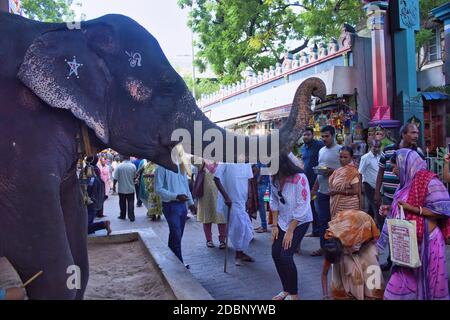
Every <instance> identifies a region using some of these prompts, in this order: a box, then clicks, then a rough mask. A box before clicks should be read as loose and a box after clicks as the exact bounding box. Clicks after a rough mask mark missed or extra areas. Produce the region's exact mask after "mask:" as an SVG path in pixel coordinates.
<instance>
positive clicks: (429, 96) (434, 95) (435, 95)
mask: <svg viewBox="0 0 450 320" xmlns="http://www.w3.org/2000/svg"><path fill="white" fill-rule="evenodd" d="M422 97H423V98H424V99H425V100H448V95H447V94H445V93H442V92H439V91H436V92H422Z"/></svg>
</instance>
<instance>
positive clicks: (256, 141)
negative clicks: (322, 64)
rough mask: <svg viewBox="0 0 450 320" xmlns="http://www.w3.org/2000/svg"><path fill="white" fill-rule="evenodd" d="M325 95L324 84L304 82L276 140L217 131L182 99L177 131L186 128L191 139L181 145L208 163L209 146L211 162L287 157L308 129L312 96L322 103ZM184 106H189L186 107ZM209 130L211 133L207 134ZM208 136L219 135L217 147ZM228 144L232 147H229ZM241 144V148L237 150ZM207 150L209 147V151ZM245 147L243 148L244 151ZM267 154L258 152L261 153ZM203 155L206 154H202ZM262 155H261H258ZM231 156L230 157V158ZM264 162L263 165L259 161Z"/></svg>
mask: <svg viewBox="0 0 450 320" xmlns="http://www.w3.org/2000/svg"><path fill="white" fill-rule="evenodd" d="M325 95H326V87H325V84H324V83H323V81H322V80H321V79H319V78H310V79H307V80H305V81H304V82H303V83H302V84H301V85H300V87H299V88H298V89H297V92H296V94H295V96H294V100H293V103H292V109H291V113H290V115H289V118H288V120H287V122H286V124H285V125H284V126H283V127H282V128H281V129H280V131H279V137H278V136H276V135H268V136H241V135H237V134H234V133H232V132H230V131H227V130H224V129H223V128H220V127H219V126H217V125H216V124H214V123H213V122H211V121H210V120H209V119H208V118H207V117H206V116H205V115H204V114H203V112H202V111H201V110H200V109H199V108H198V107H197V105H196V103H195V100H194V98H193V97H192V96H190V95H189V96H190V98H187V97H185V98H184V99H183V100H184V103H185V105H184V106H185V108H186V109H185V112H184V117H182V118H179V124H180V126H179V127H182V128H185V129H187V130H188V131H189V133H190V135H191V140H190V141H184V142H183V146H184V148H185V150H189V151H190V153H192V154H194V155H196V156H199V157H204V158H207V159H211V152H209V151H210V150H211V149H212V148H211V146H212V144H214V143H215V145H214V146H215V147H216V149H215V151H216V152H215V154H214V153H212V155H213V156H214V157H213V159H214V160H217V161H222V162H251V163H255V162H257V161H261V162H263V163H264V162H266V163H267V158H266V159H261V156H263V157H264V156H270V157H271V158H273V157H277V156H279V154H280V153H288V151H289V150H290V148H291V147H292V146H293V145H294V144H295V143H296V142H297V141H298V139H299V138H300V137H301V135H302V133H303V130H304V129H305V128H306V127H307V125H308V123H309V119H310V117H311V114H312V111H311V108H310V100H311V96H316V97H319V98H320V99H322V100H323V99H324V98H325ZM186 102H188V104H187V105H186ZM210 129H212V130H210ZM211 133H215V134H212V135H213V136H216V137H217V135H219V136H220V137H221V138H220V137H219V140H220V139H222V140H223V143H219V142H217V141H215V140H214V138H213V139H212V140H213V142H211V139H209V136H210V134H211ZM263 139H266V142H267V143H266V144H265V146H267V147H265V146H264V148H262V146H263V145H264V144H261V142H262V140H263ZM231 141H233V142H234V143H233V144H232V143H231ZM238 141H240V143H241V145H240V146H239V143H237V142H238ZM208 146H209V147H208ZM243 147H244V148H243ZM261 148H262V149H265V148H267V149H266V150H260V149H261ZM205 151H206V152H205ZM261 151H262V152H261ZM230 152H231V153H232V154H230ZM262 160H264V161H262Z"/></svg>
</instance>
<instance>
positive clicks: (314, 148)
mask: <svg viewBox="0 0 450 320" xmlns="http://www.w3.org/2000/svg"><path fill="white" fill-rule="evenodd" d="M303 142H304V144H303V146H302V148H301V153H302V160H303V165H304V168H303V170H304V171H305V175H306V177H307V178H308V182H309V189H310V190H312V188H313V186H314V182H315V181H316V177H317V176H316V174H315V173H314V170H313V168H314V167H317V166H318V165H319V150H320V149H321V148H322V147H323V146H324V144H323V142H322V141H319V140H316V139H314V129H313V128H311V127H308V128H306V129H305V132H303ZM311 209H312V212H313V230H312V234H311V233H309V234H307V235H306V236H313V237H318V236H319V229H318V225H317V221H318V217H317V212H316V210H315V207H314V199H312V198H311Z"/></svg>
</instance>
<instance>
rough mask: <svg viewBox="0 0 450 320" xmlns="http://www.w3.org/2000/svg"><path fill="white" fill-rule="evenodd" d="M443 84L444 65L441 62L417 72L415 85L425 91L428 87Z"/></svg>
mask: <svg viewBox="0 0 450 320" xmlns="http://www.w3.org/2000/svg"><path fill="white" fill-rule="evenodd" d="M444 85H445V75H444V65H443V64H442V62H441V63H440V65H437V66H435V67H431V68H427V69H425V70H422V71H419V72H417V87H418V88H420V89H421V90H422V91H425V90H426V89H427V88H429V87H440V86H444Z"/></svg>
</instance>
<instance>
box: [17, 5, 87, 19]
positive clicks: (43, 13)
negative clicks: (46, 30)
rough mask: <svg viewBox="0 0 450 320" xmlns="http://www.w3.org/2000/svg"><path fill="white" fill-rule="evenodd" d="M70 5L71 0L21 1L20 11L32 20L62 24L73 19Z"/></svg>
mask: <svg viewBox="0 0 450 320" xmlns="http://www.w3.org/2000/svg"><path fill="white" fill-rule="evenodd" d="M72 3H73V0H22V9H23V12H24V14H25V16H27V17H28V18H30V19H33V20H39V21H43V22H64V21H72V20H73V19H74V16H75V14H74V12H73V10H72V9H70V6H71V5H72ZM78 5H79V4H78Z"/></svg>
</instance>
